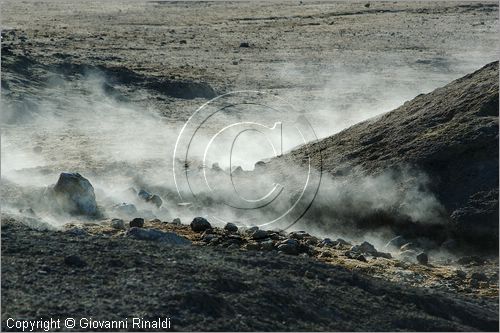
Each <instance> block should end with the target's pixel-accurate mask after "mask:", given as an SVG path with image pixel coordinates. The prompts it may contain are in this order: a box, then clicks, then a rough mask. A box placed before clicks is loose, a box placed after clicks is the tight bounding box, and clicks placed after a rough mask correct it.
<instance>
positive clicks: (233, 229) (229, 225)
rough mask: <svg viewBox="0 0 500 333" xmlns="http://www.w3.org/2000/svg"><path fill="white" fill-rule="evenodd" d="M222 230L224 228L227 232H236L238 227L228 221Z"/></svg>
mask: <svg viewBox="0 0 500 333" xmlns="http://www.w3.org/2000/svg"><path fill="white" fill-rule="evenodd" d="M224 230H226V231H228V232H237V231H238V227H237V226H236V224H234V223H231V222H228V223H226V225H225V226H224Z"/></svg>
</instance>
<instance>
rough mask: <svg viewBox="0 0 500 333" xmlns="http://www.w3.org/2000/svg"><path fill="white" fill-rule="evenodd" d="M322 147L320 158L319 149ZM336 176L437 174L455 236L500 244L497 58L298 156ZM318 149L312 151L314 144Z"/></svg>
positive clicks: (436, 189) (434, 184)
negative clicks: (402, 171) (355, 171)
mask: <svg viewBox="0 0 500 333" xmlns="http://www.w3.org/2000/svg"><path fill="white" fill-rule="evenodd" d="M317 145H320V147H319V148H320V150H321V156H320V154H319V153H318V151H319V150H318V146H317ZM308 148H309V149H310V151H312V152H313V153H312V155H311V158H312V162H313V164H314V165H315V166H316V167H319V166H320V163H321V162H320V161H321V158H322V161H323V163H322V168H323V170H324V171H326V172H328V173H329V174H331V175H333V176H341V175H344V174H345V173H346V172H349V171H350V170H352V168H353V167H360V168H361V169H363V170H365V171H366V172H368V173H370V174H377V173H380V172H382V171H384V170H388V169H398V168H403V167H408V166H409V167H411V168H415V169H418V170H421V171H423V172H425V173H426V174H427V175H428V176H429V177H430V184H429V187H430V190H431V191H432V192H433V193H434V194H435V195H436V197H437V198H438V200H439V201H440V202H441V203H442V204H443V205H444V207H445V209H446V219H447V220H448V222H449V223H448V224H447V225H446V228H447V229H448V231H449V232H450V233H451V235H452V237H454V238H457V239H459V240H462V241H466V242H467V243H468V244H473V245H480V246H481V247H483V248H491V247H493V248H494V247H497V246H498V244H497V243H498V62H493V63H490V64H488V65H486V66H484V67H483V68H481V69H480V70H478V71H476V72H474V73H472V74H469V75H466V76H464V77H462V78H460V79H458V80H455V81H453V82H451V83H450V84H448V85H446V86H444V87H442V88H439V89H436V90H435V91H433V92H431V93H428V94H421V95H419V96H417V97H416V98H414V99H413V100H411V101H409V102H406V103H405V104H403V105H402V106H401V107H399V108H397V109H396V110H394V111H391V112H388V113H386V114H384V115H381V116H379V117H376V118H374V119H370V120H368V121H365V122H362V123H359V124H357V125H355V126H352V127H350V128H348V129H346V130H344V131H342V132H340V133H338V134H335V135H333V136H331V137H328V138H326V139H324V140H321V141H320V142H319V143H315V144H313V145H312V147H307V146H304V147H301V148H299V149H297V150H295V151H293V152H292V153H291V156H292V157H293V158H294V159H296V160H302V159H303V157H304V156H305V155H306V154H307V149H308ZM311 148H312V149H311Z"/></svg>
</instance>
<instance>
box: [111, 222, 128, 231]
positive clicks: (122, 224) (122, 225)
mask: <svg viewBox="0 0 500 333" xmlns="http://www.w3.org/2000/svg"><path fill="white" fill-rule="evenodd" d="M111 227H113V228H114V229H118V230H123V229H125V222H124V221H123V220H122V219H112V220H111Z"/></svg>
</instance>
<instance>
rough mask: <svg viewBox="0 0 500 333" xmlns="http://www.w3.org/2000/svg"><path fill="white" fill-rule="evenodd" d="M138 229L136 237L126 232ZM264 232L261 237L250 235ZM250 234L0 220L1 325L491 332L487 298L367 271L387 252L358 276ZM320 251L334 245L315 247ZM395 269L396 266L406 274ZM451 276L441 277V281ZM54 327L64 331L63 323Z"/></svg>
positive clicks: (153, 224)
mask: <svg viewBox="0 0 500 333" xmlns="http://www.w3.org/2000/svg"><path fill="white" fill-rule="evenodd" d="M134 223H135V222H134ZM139 229H140V230H142V232H141V233H138V232H136V231H137V230H139ZM151 230H156V231H155V232H154V233H155V234H158V232H160V233H161V232H162V231H160V230H164V231H166V230H168V232H172V231H174V232H175V233H177V234H178V235H182V236H184V237H186V238H189V239H191V241H192V242H193V244H192V245H185V244H186V243H189V241H187V240H186V239H184V241H183V242H179V241H178V238H179V237H178V236H172V234H169V235H170V237H169V238H162V237H160V238H147V237H142V236H141V235H145V234H148V232H149V231H151ZM165 234H166V233H165ZM210 234H215V235H218V238H219V242H217V241H211V245H214V246H204V245H203V244H208V243H207V242H206V239H204V238H207V237H206V236H207V235H210ZM222 235H225V236H222ZM230 235H232V237H229V236H230ZM275 236H276V235H274V236H273V235H271V233H268V234H267V236H266V237H264V239H261V240H260V241H258V242H261V241H265V240H266V239H267V240H269V239H270V238H269V237H272V238H274V237H275ZM298 236H301V237H298ZM302 236H304V235H303V234H296V235H295V236H287V237H290V238H289V239H293V237H295V238H300V244H302V245H304V244H305V242H304V241H305V240H309V241H310V240H311V239H312V238H311V237H309V236H304V237H302ZM254 237H255V235H254V236H252V235H251V234H250V233H249V232H244V231H240V232H238V231H234V230H232V231H228V230H226V231H224V230H220V229H212V231H211V232H210V233H206V232H205V233H201V232H194V231H192V230H191V228H189V227H187V226H180V225H178V224H174V223H167V222H161V221H159V220H154V221H149V222H146V224H144V225H143V228H140V227H139V228H138V227H135V228H129V227H128V226H126V225H124V224H123V223H117V221H116V220H115V221H102V222H99V223H95V224H89V223H86V224H84V225H76V226H75V225H74V226H68V228H67V229H66V230H64V231H51V230H35V229H30V228H27V227H25V226H23V225H21V224H19V223H17V222H15V221H13V220H12V219H8V218H3V221H2V318H3V319H4V320H3V321H2V329H3V330H8V327H7V326H6V321H5V318H9V317H12V318H23V319H38V318H49V317H52V318H63V319H64V318H66V317H73V318H75V319H77V320H79V319H80V318H81V317H86V318H92V319H93V320H123V319H124V318H132V317H142V318H145V319H150V320H152V319H154V318H157V317H161V318H165V317H170V321H171V323H172V329H173V330H189V331H197V330H203V331H229V330H234V331H240V330H241V331H255V330H262V331H297V330H307V331H322V330H327V331H336V330H341V331H351V330H353V331H367V330H373V329H374V328H376V329H377V330H381V331H386V330H387V331H395V330H410V331H414V330H417V331H457V330H458V331H469V330H473V331H475V330H485V331H495V330H497V329H498V303H497V300H496V298H495V297H494V296H493V297H491V296H489V297H484V296H483V297H478V295H474V296H473V295H471V296H469V297H467V298H466V297H464V296H463V295H461V294H460V293H454V292H451V291H437V290H435V289H424V288H416V287H412V286H410V285H409V284H408V283H404V282H402V281H395V282H389V281H384V280H382V279H380V278H376V277H373V275H371V276H370V275H367V274H368V272H370V271H373V270H376V267H377V266H380V265H384V261H385V260H388V262H392V260H390V259H383V258H374V259H369V260H368V262H371V265H370V266H363V267H369V268H368V269H366V270H365V271H364V272H363V271H361V270H360V268H359V267H358V264H356V263H359V264H363V262H362V261H360V260H359V259H355V258H352V259H349V258H345V260H346V262H348V263H349V262H350V263H351V264H350V265H346V264H345V263H343V264H342V265H340V264H335V263H334V262H328V261H325V262H320V261H318V260H317V259H314V258H310V257H309V256H308V255H300V256H294V255H287V254H284V252H283V251H279V252H278V251H275V250H258V247H254V249H253V250H250V247H249V246H248V244H251V243H252V242H253V243H255V241H252V240H251V239H252V238H254ZM174 238H175V239H176V241H175V242H174V241H172V240H173V239H174ZM238 238H239V239H240V240H241V242H242V243H247V242H248V240H249V239H250V243H248V244H247V246H246V247H244V248H242V249H241V250H238V249H235V248H229V247H230V246H231V245H234V244H235V243H238V241H237V239H238ZM212 239H214V237H212ZM172 243H177V244H179V243H181V244H184V245H179V246H174V245H172ZM327 247H330V245H328V246H327ZM329 251H335V249H334V248H333V247H332V248H331V250H329V249H327V248H325V249H324V250H323V252H325V253H326V252H329ZM334 256H335V255H334ZM324 259H326V260H328V258H327V256H325V257H324ZM330 259H332V260H333V258H332V257H330ZM365 264H366V263H365ZM401 264H402V265H403V266H404V264H403V263H401ZM363 265H364V264H363ZM367 265H368V264H367ZM403 266H400V267H403ZM404 267H406V269H402V270H401V271H402V272H406V273H408V272H412V271H414V270H415V268H410V267H409V266H404ZM422 267H424V268H423V270H426V268H425V266H422ZM428 267H429V268H428V270H429V271H433V270H435V271H436V272H437V271H438V270H439V269H438V268H433V266H428ZM394 269H396V270H397V268H396V266H395V267H394ZM443 272H444V271H443V268H441V273H440V274H444V273H443ZM450 272H451V271H450ZM402 275H404V276H406V277H407V278H408V277H409V276H410V275H411V274H402ZM438 275H439V274H437V275H436V276H438ZM462 278H464V277H462ZM453 279H455V278H452V277H451V276H450V280H449V281H452V280H453ZM464 279H465V278H464ZM413 280H414V281H417V279H413ZM467 280H468V278H467ZM478 283H481V284H485V283H487V282H485V281H481V282H478ZM77 328H79V327H77ZM61 330H64V331H67V330H68V329H67V328H66V327H64V326H62V327H61ZM79 330H81V329H79Z"/></svg>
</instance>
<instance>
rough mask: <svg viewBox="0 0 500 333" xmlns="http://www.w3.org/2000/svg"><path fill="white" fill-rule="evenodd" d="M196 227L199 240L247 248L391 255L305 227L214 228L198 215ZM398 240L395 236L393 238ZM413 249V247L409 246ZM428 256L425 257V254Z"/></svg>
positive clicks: (420, 258)
mask: <svg viewBox="0 0 500 333" xmlns="http://www.w3.org/2000/svg"><path fill="white" fill-rule="evenodd" d="M190 227H191V229H192V231H194V232H197V233H200V236H199V241H200V242H201V243H202V244H206V245H211V246H222V247H227V248H234V249H237V248H243V249H246V250H261V251H277V252H282V253H285V254H290V255H301V254H304V255H308V256H319V257H320V258H324V257H328V256H329V255H330V253H329V252H328V251H324V250H326V249H328V248H332V249H336V250H343V251H344V255H345V257H347V258H349V259H356V260H359V261H363V262H367V259H369V258H385V259H391V258H392V255H391V253H389V252H380V251H377V249H376V248H375V247H374V246H373V245H372V244H370V243H369V242H366V241H365V242H362V243H361V244H359V245H352V244H351V243H349V242H347V241H345V240H343V239H341V238H338V239H337V240H331V239H329V238H325V239H320V238H317V237H315V236H312V235H310V234H308V233H307V232H305V231H294V232H291V233H286V232H284V231H281V230H262V229H259V228H258V227H251V228H238V227H237V226H236V225H235V224H234V223H227V224H226V225H225V227H224V228H213V227H212V226H211V224H210V222H208V221H207V220H206V219H204V218H202V217H196V218H195V219H194V220H193V221H192V222H191V224H190ZM392 241H395V240H392ZM408 251H409V250H408ZM408 254H409V252H406V255H403V256H401V257H402V258H403V259H408V260H409V261H412V260H413V261H415V260H416V261H418V262H419V263H420V264H424V265H426V264H427V263H428V257H427V255H426V254H425V253H420V254H415V256H414V257H413V258H410V256H409V255H408ZM424 256H425V260H424V258H423V257H424Z"/></svg>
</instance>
